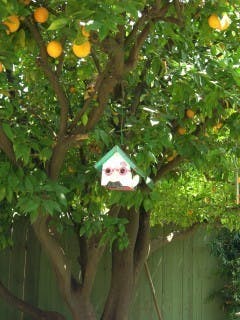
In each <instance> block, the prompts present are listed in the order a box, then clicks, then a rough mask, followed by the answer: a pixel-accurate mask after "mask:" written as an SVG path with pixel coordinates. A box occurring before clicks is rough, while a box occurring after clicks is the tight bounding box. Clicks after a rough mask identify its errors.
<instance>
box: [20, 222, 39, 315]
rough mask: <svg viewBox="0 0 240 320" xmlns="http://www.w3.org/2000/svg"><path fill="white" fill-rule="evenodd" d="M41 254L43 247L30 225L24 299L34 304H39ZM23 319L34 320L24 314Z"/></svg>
mask: <svg viewBox="0 0 240 320" xmlns="http://www.w3.org/2000/svg"><path fill="white" fill-rule="evenodd" d="M40 256H41V247H40V245H39V242H38V241H37V239H36V237H35V234H34V232H33V229H32V228H31V226H28V230H27V243H26V278H25V290H24V299H25V300H26V301H27V302H28V303H30V304H31V305H33V306H37V305H38V285H39V271H40V268H39V267H40ZM23 320H32V318H31V317H29V316H28V315H24V318H23Z"/></svg>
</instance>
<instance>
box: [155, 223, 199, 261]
mask: <svg viewBox="0 0 240 320" xmlns="http://www.w3.org/2000/svg"><path fill="white" fill-rule="evenodd" d="M198 227H199V223H196V224H193V225H192V226H190V227H189V228H187V229H185V230H176V229H177V227H175V228H174V227H172V229H171V230H168V231H167V233H165V234H164V235H161V236H159V237H157V238H155V239H153V240H151V243H150V251H149V255H151V254H153V253H154V252H155V251H156V250H159V249H160V248H162V247H163V246H165V245H166V244H169V243H171V242H173V241H175V240H180V239H183V238H185V237H186V236H189V235H190V234H193V233H194V232H195V231H196V229H197V228H198Z"/></svg>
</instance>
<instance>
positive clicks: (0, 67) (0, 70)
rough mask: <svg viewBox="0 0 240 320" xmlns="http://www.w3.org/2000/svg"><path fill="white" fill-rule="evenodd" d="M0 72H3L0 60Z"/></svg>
mask: <svg viewBox="0 0 240 320" xmlns="http://www.w3.org/2000/svg"><path fill="white" fill-rule="evenodd" d="M0 72H3V64H2V62H0Z"/></svg>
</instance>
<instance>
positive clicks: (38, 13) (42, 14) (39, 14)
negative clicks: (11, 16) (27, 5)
mask: <svg viewBox="0 0 240 320" xmlns="http://www.w3.org/2000/svg"><path fill="white" fill-rule="evenodd" d="M48 15H49V12H48V10H47V9H46V8H44V7H39V8H37V9H35V10H34V12H33V17H34V19H35V21H36V22H38V23H44V22H46V21H47V19H48Z"/></svg>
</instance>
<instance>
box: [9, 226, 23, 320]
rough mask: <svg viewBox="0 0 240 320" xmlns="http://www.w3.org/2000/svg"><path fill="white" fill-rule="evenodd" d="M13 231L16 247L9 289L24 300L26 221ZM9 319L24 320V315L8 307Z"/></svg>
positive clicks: (13, 251) (13, 253)
mask: <svg viewBox="0 0 240 320" xmlns="http://www.w3.org/2000/svg"><path fill="white" fill-rule="evenodd" d="M19 226H20V227H17V228H15V229H14V231H13V243H14V246H13V248H12V250H11V255H10V261H9V262H10V263H9V281H8V289H9V290H10V291H11V292H12V293H13V294H14V295H15V296H17V297H18V298H20V299H22V298H23V288H24V268H25V253H26V252H25V238H26V230H27V225H26V223H25V220H21V223H20V225H19ZM8 318H9V319H14V320H22V318H23V314H22V313H21V312H19V311H18V310H16V309H15V308H14V307H12V306H9V307H8Z"/></svg>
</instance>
